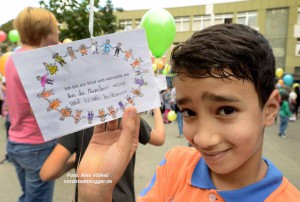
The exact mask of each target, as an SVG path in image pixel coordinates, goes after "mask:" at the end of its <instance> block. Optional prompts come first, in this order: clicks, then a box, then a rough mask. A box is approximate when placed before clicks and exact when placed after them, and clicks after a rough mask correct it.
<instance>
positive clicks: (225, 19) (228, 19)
mask: <svg viewBox="0 0 300 202" xmlns="http://www.w3.org/2000/svg"><path fill="white" fill-rule="evenodd" d="M232 18H233V14H230V13H228V14H217V15H215V25H217V24H224V23H226V24H229V23H232Z"/></svg>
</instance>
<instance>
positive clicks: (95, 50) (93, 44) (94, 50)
mask: <svg viewBox="0 0 300 202" xmlns="http://www.w3.org/2000/svg"><path fill="white" fill-rule="evenodd" d="M91 50H92V51H93V54H99V52H98V43H97V41H92V44H91Z"/></svg>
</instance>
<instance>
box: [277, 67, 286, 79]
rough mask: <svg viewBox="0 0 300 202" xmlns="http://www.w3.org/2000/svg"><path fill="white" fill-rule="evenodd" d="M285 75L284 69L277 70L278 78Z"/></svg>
mask: <svg viewBox="0 0 300 202" xmlns="http://www.w3.org/2000/svg"><path fill="white" fill-rule="evenodd" d="M283 73H284V71H283V69H282V68H277V69H276V72H275V74H276V76H277V78H281V77H282V75H283Z"/></svg>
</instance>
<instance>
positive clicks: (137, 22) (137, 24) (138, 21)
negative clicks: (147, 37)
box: [135, 19, 141, 29]
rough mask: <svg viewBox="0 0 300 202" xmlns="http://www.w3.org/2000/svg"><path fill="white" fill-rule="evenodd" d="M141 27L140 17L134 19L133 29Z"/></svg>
mask: <svg viewBox="0 0 300 202" xmlns="http://www.w3.org/2000/svg"><path fill="white" fill-rule="evenodd" d="M138 28H141V19H135V29H138Z"/></svg>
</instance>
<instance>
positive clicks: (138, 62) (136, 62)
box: [130, 57, 143, 68]
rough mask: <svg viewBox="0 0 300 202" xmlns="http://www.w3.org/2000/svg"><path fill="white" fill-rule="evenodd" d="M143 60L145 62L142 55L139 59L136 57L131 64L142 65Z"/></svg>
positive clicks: (133, 65)
mask: <svg viewBox="0 0 300 202" xmlns="http://www.w3.org/2000/svg"><path fill="white" fill-rule="evenodd" d="M141 62H143V60H142V58H141V57H139V59H135V60H134V61H133V63H131V64H130V65H131V67H132V68H135V67H139V66H140V65H141Z"/></svg>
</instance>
